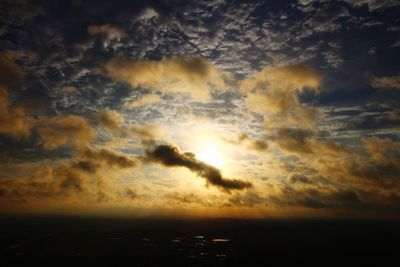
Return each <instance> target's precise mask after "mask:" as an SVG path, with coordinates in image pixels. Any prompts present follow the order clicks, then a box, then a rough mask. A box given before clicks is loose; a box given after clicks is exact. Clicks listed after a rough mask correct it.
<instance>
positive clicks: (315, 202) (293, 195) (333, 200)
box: [269, 187, 363, 209]
mask: <svg viewBox="0 0 400 267" xmlns="http://www.w3.org/2000/svg"><path fill="white" fill-rule="evenodd" d="M269 202H270V203H274V204H275V205H278V206H302V207H307V208H312V209H352V208H359V207H361V206H362V205H363V203H362V201H361V200H360V198H359V196H358V195H357V193H356V192H355V191H352V190H346V189H344V190H343V189H331V188H302V189H295V188H290V187H285V188H282V189H281V191H280V193H278V194H275V195H273V196H271V197H270V198H269Z"/></svg>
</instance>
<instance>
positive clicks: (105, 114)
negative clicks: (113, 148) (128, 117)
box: [98, 110, 125, 132]
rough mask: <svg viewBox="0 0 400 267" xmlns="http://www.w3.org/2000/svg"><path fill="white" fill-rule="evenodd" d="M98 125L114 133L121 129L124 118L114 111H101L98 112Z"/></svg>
mask: <svg viewBox="0 0 400 267" xmlns="http://www.w3.org/2000/svg"><path fill="white" fill-rule="evenodd" d="M98 123H99V125H100V126H101V127H103V128H105V129H107V130H109V131H111V132H116V131H119V130H120V129H121V126H122V125H123V124H124V123H125V120H124V118H123V117H122V116H121V114H119V113H118V112H117V111H115V110H103V111H101V112H100V116H99V121H98Z"/></svg>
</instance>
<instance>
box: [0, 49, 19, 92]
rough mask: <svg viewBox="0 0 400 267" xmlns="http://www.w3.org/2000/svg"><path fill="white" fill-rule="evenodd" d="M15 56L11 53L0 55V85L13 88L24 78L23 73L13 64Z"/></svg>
mask: <svg viewBox="0 0 400 267" xmlns="http://www.w3.org/2000/svg"><path fill="white" fill-rule="evenodd" d="M14 59H15V54H14V53H12V52H2V53H0V73H1V75H0V84H2V85H4V86H14V85H16V84H19V83H20V82H21V81H22V80H23V79H24V77H25V72H24V71H23V70H22V69H21V67H20V66H19V65H18V64H17V63H15V61H14Z"/></svg>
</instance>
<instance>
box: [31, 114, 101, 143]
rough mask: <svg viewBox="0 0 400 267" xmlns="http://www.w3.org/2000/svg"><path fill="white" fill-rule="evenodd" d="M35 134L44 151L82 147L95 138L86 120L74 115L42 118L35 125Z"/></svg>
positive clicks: (94, 133)
mask: <svg viewBox="0 0 400 267" xmlns="http://www.w3.org/2000/svg"><path fill="white" fill-rule="evenodd" d="M36 133H37V135H38V137H39V139H40V142H41V144H42V146H43V147H44V148H45V149H49V150H51V149H55V148H58V147H60V146H63V145H66V144H71V145H75V146H82V145H86V144H88V143H89V142H90V141H92V140H93V139H94V138H95V137H96V132H95V131H94V129H93V128H92V127H91V126H90V125H89V124H88V123H87V122H86V120H85V119H84V118H82V117H80V116H76V115H66V116H57V117H52V118H43V119H41V120H40V121H39V122H38V123H37V124H36Z"/></svg>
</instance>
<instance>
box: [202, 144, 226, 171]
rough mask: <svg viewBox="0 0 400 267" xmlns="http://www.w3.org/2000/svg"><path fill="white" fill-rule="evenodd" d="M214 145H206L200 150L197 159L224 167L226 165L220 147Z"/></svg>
mask: <svg viewBox="0 0 400 267" xmlns="http://www.w3.org/2000/svg"><path fill="white" fill-rule="evenodd" d="M213 145H214V144H209V145H206V146H205V147H203V148H201V149H199V150H198V153H197V155H196V156H197V158H198V159H199V160H201V161H204V162H206V163H208V164H210V165H212V166H215V167H218V168H220V167H222V166H223V165H224V162H225V161H224V159H223V158H222V155H221V153H220V150H219V149H218V147H216V146H213Z"/></svg>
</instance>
